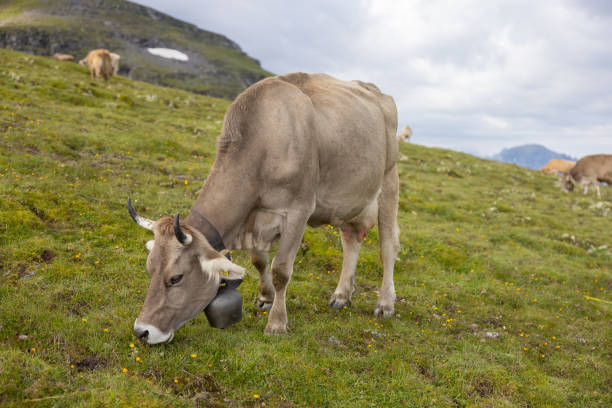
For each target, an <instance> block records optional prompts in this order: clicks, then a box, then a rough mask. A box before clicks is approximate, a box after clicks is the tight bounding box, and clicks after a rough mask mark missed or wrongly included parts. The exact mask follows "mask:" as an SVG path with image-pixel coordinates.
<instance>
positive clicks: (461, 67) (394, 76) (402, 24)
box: [137, 0, 612, 157]
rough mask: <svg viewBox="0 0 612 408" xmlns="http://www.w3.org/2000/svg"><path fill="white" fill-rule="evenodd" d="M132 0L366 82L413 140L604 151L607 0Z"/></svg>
mask: <svg viewBox="0 0 612 408" xmlns="http://www.w3.org/2000/svg"><path fill="white" fill-rule="evenodd" d="M137 3H141V4H145V5H148V6H150V7H153V8H155V9H157V10H159V11H162V12H164V13H167V14H170V15H171V16H173V17H176V18H179V19H181V20H185V21H188V22H191V23H193V24H196V25H197V26H198V27H200V28H203V29H205V30H209V31H214V32H217V33H221V34H223V35H225V36H227V37H229V38H230V39H232V40H233V41H235V42H237V43H238V44H239V45H240V46H241V47H242V49H243V50H244V51H245V52H246V53H247V54H249V55H250V56H252V57H254V58H257V59H258V60H260V61H261V63H262V66H263V67H264V68H266V69H267V70H269V71H271V72H274V73H276V74H282V73H288V72H294V71H304V72H325V73H329V74H332V75H334V76H337V77H339V78H342V79H362V80H366V81H369V82H374V83H375V84H377V85H378V86H379V87H380V88H381V89H382V90H383V91H384V92H386V93H388V94H390V95H392V96H393V97H394V98H395V101H396V103H397V106H398V110H399V126H400V128H401V127H402V126H403V125H407V124H409V125H411V126H412V128H413V131H414V136H413V141H414V142H415V143H419V144H423V145H427V146H440V147H446V148H451V149H455V150H462V151H466V152H470V153H479V154H483V155H490V154H493V153H497V152H498V151H500V150H501V149H502V148H505V147H512V146H517V145H521V144H531V143H538V144H543V145H545V146H546V147H548V148H550V149H552V150H554V151H557V152H561V153H567V154H570V155H572V156H575V157H580V156H583V155H586V154H592V153H603V152H605V153H612V44H611V42H612V1H610V0H538V1H534V0H512V1H501V0H488V1H482V0H404V1H399V0H397V1H394V0H360V1H359V0H310V1H305V2H300V3H298V2H293V1H284V0H259V1H248V0H139V1H137Z"/></svg>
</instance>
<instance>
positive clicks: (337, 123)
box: [213, 73, 398, 219]
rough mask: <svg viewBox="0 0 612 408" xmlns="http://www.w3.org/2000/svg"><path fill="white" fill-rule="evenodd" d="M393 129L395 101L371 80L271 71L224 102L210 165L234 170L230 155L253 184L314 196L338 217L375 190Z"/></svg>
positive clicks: (393, 148)
mask: <svg viewBox="0 0 612 408" xmlns="http://www.w3.org/2000/svg"><path fill="white" fill-rule="evenodd" d="M396 132H397V110H396V108H395V103H394V102H393V99H392V98H391V97H390V96H388V95H385V94H383V93H381V92H380V90H379V89H378V88H377V87H376V86H375V85H373V84H368V83H364V82H360V81H348V82H345V81H340V80H337V79H335V78H333V77H331V76H328V75H324V74H304V73H295V74H289V75H285V76H279V77H271V78H267V79H264V80H262V81H260V82H258V83H256V84H254V85H252V86H251V87H249V88H248V89H247V90H246V91H244V92H243V93H242V94H240V95H239V96H238V98H236V100H235V101H234V103H232V105H231V106H230V108H229V109H228V111H227V113H226V116H225V121H224V124H223V130H222V133H221V137H220V138H219V147H218V154H217V161H216V163H215V167H218V168H219V169H221V168H225V169H232V171H234V172H237V171H238V170H235V168H236V166H235V163H237V162H241V163H245V162H248V163H250V166H251V168H250V169H249V170H246V169H244V170H241V172H242V173H241V174H247V173H248V174H257V179H256V181H255V182H256V183H257V185H258V187H259V188H260V189H261V190H263V191H272V190H274V189H279V190H281V191H292V194H294V195H296V196H299V197H309V198H310V199H312V200H314V201H315V202H316V208H317V209H319V210H321V214H319V215H320V217H319V218H320V219H327V218H329V217H331V216H334V217H341V218H345V217H348V216H350V215H351V214H353V213H356V212H358V211H359V210H360V209H362V208H363V207H364V206H366V205H367V204H368V203H371V202H372V200H374V199H375V198H376V196H377V194H378V193H379V192H380V190H381V186H382V181H383V177H384V175H385V173H386V172H388V171H390V170H391V169H392V168H393V167H394V166H395V163H396V161H397V154H398V153H397V150H398V145H397V139H396ZM213 171H215V169H214V168H213ZM264 197H276V196H275V195H274V194H266V195H264ZM313 204H315V203H314V202H313ZM262 205H263V206H264V207H266V206H267V205H270V206H272V207H273V206H274V203H272V202H270V203H268V202H266V203H262ZM329 212H333V214H332V215H330V214H328V213H329ZM315 217H316V215H315Z"/></svg>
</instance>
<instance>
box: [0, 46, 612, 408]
mask: <svg viewBox="0 0 612 408" xmlns="http://www.w3.org/2000/svg"><path fill="white" fill-rule="evenodd" d="M0 67H1V68H0V405H2V406H14V407H21V406H36V407H38V406H83V407H90V406H150V407H157V406H186V407H187V406H218V407H225V406H250V407H263V406H271V407H294V406H295V407H300V406H309V407H315V406H316V407H321V406H329V407H346V406H359V407H361V406H366V407H369V406H390V407H399V406H416V407H420V406H435V407H468V406H469V407H473V406H477V407H515V406H516V407H531V406H533V407H543V406H550V407H567V406H575V407H587V406H588V407H609V406H610V405H611V404H612V398H611V396H610V393H609V390H610V388H611V386H612V383H611V379H612V369H611V360H610V350H612V344H611V334H612V332H611V330H610V328H611V327H612V326H611V324H610V312H611V308H612V305H611V304H610V303H609V301H611V300H612V295H611V293H610V292H611V289H612V273H611V271H612V250H611V244H612V242H611V232H610V231H611V230H612V223H611V215H612V204H611V202H612V191H611V189H610V188H602V200H601V201H599V200H597V199H596V198H595V196H594V195H589V196H583V195H582V194H581V193H573V194H564V193H561V192H560V191H559V189H558V188H557V187H556V186H554V182H555V178H554V177H552V176H544V175H541V174H539V173H537V172H534V171H530V170H526V169H521V168H518V167H516V166H513V165H508V164H503V163H495V162H491V161H486V160H482V159H478V158H475V157H473V156H469V155H466V154H462V153H457V152H452V151H447V150H441V149H429V148H424V147H420V146H416V145H409V144H402V146H401V161H400V164H399V166H400V173H401V175H400V177H401V187H402V189H401V202H400V220H399V221H400V228H401V231H402V232H401V246H402V249H401V253H400V254H399V260H398V262H397V267H396V279H395V281H396V290H397V294H398V301H397V306H396V310H397V316H396V317H395V318H392V319H390V320H379V319H376V318H373V317H372V311H373V309H374V305H375V302H376V297H377V292H376V290H377V287H378V285H380V282H381V277H382V267H381V265H380V263H379V261H378V254H377V250H376V247H377V233H376V230H373V231H371V232H370V234H369V235H368V237H367V241H366V243H365V245H364V248H363V249H362V252H361V255H360V263H359V266H358V270H357V279H356V282H357V290H356V292H355V294H354V297H353V304H352V306H351V307H350V308H348V309H346V310H341V311H337V310H331V309H329V308H328V306H327V302H328V299H329V297H330V296H331V294H332V292H333V290H334V288H335V285H336V283H337V280H338V275H339V272H338V271H339V269H340V266H341V259H342V258H341V246H340V240H339V237H338V232H337V231H336V230H334V229H329V228H327V229H316V230H314V229H308V230H307V232H306V235H305V238H304V243H303V245H302V249H301V250H300V253H299V256H298V261H297V263H296V266H295V272H294V275H293V279H292V282H291V284H290V286H289V289H288V300H287V308H288V313H289V319H290V330H291V332H290V334H288V335H284V336H265V335H264V334H263V329H264V327H265V324H266V319H267V316H265V315H264V314H263V313H262V312H260V311H259V310H258V308H257V307H256V306H255V304H254V301H255V297H256V293H257V279H256V271H255V269H254V268H253V267H252V266H250V264H249V263H248V255H247V254H241V253H238V254H236V262H237V263H239V264H241V265H245V266H248V270H249V276H247V278H246V279H245V282H244V283H243V284H242V286H241V291H242V293H243V297H244V301H245V305H244V309H243V311H244V320H243V321H242V322H241V323H239V324H237V325H235V326H232V327H230V328H228V329H225V330H216V329H212V328H210V327H209V326H208V323H207V322H206V319H205V318H204V316H199V317H198V318H196V319H195V320H194V321H193V322H192V323H190V324H188V325H187V326H186V327H185V328H183V329H181V330H180V331H178V332H177V334H176V337H175V339H174V340H173V342H172V343H170V344H168V345H162V346H157V347H152V346H146V345H142V344H140V343H139V342H138V341H136V339H135V338H134V337H133V335H132V325H133V321H134V319H135V317H136V316H137V314H138V312H139V311H140V307H141V306H142V303H143V300H144V296H145V291H146V289H147V286H148V281H149V278H148V275H147V274H146V273H145V270H144V269H145V268H144V267H145V260H146V250H145V247H144V243H145V242H146V241H147V240H148V239H151V235H150V233H148V231H145V230H143V229H142V228H140V227H138V226H137V225H135V224H134V223H133V222H132V220H131V219H130V217H129V216H128V213H127V210H126V200H127V197H128V196H131V197H133V198H136V199H138V202H137V208H138V209H139V211H140V212H141V213H142V214H143V215H145V216H147V217H149V218H156V217H158V216H160V215H167V214H173V213H175V212H177V211H180V212H181V214H183V215H185V214H187V211H188V210H189V208H190V206H191V204H192V203H193V201H194V199H195V197H196V195H197V193H198V189H199V188H200V186H201V185H202V183H203V181H204V179H205V177H206V175H207V173H208V170H209V169H210V166H211V164H212V162H213V160H214V154H215V151H216V149H215V141H216V137H217V135H218V133H219V131H220V127H221V123H222V117H223V113H224V111H225V109H226V108H227V105H228V103H227V102H226V101H223V100H219V99H213V98H209V97H204V96H198V95H194V94H190V93H186V92H182V91H178V90H172V89H168V88H159V87H155V86H152V85H149V84H145V83H141V82H134V81H130V80H127V79H123V78H113V79H112V80H111V81H110V82H109V83H108V84H104V82H102V81H91V80H90V79H89V76H88V73H87V72H86V70H85V69H83V68H82V67H79V66H77V65H76V64H69V63H59V62H57V61H54V60H52V59H49V58H42V57H33V56H30V55H27V54H21V53H17V52H10V51H5V50H0ZM593 298H594V299H593ZM598 299H599V300H598ZM604 301H608V303H606V302H604Z"/></svg>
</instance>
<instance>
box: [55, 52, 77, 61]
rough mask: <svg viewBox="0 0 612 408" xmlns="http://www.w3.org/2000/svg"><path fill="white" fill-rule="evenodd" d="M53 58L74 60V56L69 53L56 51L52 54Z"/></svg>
mask: <svg viewBox="0 0 612 408" xmlns="http://www.w3.org/2000/svg"><path fill="white" fill-rule="evenodd" d="M53 58H55V59H56V60H58V61H74V56H72V55H69V54H61V53H59V52H58V53H56V54H53Z"/></svg>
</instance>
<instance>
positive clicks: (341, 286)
mask: <svg viewBox="0 0 612 408" xmlns="http://www.w3.org/2000/svg"><path fill="white" fill-rule="evenodd" d="M364 231H365V232H367V229H365V228H364ZM365 232H361V231H356V230H354V229H353V228H351V227H346V228H343V229H342V253H343V256H344V259H343V260H342V272H341V273H340V280H339V281H338V286H337V287H336V290H335V291H334V294H333V295H332V297H331V300H330V301H329V305H330V306H331V307H333V308H335V309H342V308H343V307H344V306H348V305H350V304H351V296H352V295H353V292H354V291H355V268H356V267H357V258H358V257H359V250H360V249H361V242H362V240H363V236H365ZM359 238H361V239H359Z"/></svg>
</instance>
